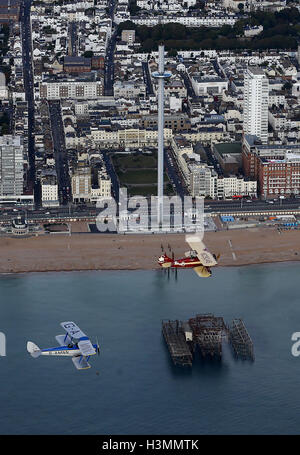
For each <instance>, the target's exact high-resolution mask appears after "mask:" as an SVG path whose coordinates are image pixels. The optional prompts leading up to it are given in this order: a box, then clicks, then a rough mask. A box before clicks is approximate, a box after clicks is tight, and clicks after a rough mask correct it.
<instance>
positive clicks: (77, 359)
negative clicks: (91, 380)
mask: <svg viewBox="0 0 300 455" xmlns="http://www.w3.org/2000/svg"><path fill="white" fill-rule="evenodd" d="M60 325H61V326H62V327H63V328H64V329H65V331H66V332H67V333H66V335H57V336H56V337H55V339H56V340H57V342H58V343H59V344H60V346H59V347H56V348H47V349H40V348H39V347H38V346H37V345H36V344H35V343H33V342H32V341H28V342H27V351H28V352H29V354H31V355H32V357H34V358H37V357H39V356H40V355H50V356H58V357H61V356H67V357H72V362H73V363H74V365H75V367H76V368H77V369H78V370H86V369H87V368H90V367H91V365H90V364H89V363H88V361H89V358H90V356H91V355H95V354H98V355H99V353H100V348H99V343H98V340H97V343H96V344H92V343H91V341H90V339H89V338H88V337H87V336H86V335H85V334H84V333H83V332H82V330H81V329H80V328H79V327H78V326H77V325H76V324H75V323H74V322H62V323H61V324H60Z"/></svg>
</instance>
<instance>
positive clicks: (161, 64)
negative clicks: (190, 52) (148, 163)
mask: <svg viewBox="0 0 300 455" xmlns="http://www.w3.org/2000/svg"><path fill="white" fill-rule="evenodd" d="M164 54H165V47H164V46H163V45H160V46H159V47H158V71H156V72H155V73H153V77H155V78H156V79H158V150H157V161H158V164H157V224H158V227H161V226H162V224H163V196H164V85H165V79H167V78H168V77H170V76H171V73H169V72H167V71H165V55H164Z"/></svg>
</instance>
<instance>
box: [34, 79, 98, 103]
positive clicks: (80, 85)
mask: <svg viewBox="0 0 300 455" xmlns="http://www.w3.org/2000/svg"><path fill="white" fill-rule="evenodd" d="M102 94H103V83H102V81H56V82H52V81H51V82H41V83H40V97H41V98H46V99H48V100H61V99H75V100H93V99H97V98H99V97H100V96H101V95H102Z"/></svg>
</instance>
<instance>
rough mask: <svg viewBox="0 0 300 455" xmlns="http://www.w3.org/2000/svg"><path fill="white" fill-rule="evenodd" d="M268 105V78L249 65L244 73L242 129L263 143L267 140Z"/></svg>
mask: <svg viewBox="0 0 300 455" xmlns="http://www.w3.org/2000/svg"><path fill="white" fill-rule="evenodd" d="M268 106H269V81H268V78H267V76H266V75H265V73H264V71H263V70H261V69H260V68H257V67H252V66H249V67H248V68H247V69H246V71H245V75H244V114H243V129H244V133H245V134H251V135H255V136H257V137H258V138H259V139H260V140H261V141H262V142H263V143H267V142H268Z"/></svg>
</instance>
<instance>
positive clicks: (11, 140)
mask: <svg viewBox="0 0 300 455" xmlns="http://www.w3.org/2000/svg"><path fill="white" fill-rule="evenodd" d="M23 186H24V159H23V138H22V137H21V136H12V135H5V136H1V137H0V195H1V196H13V197H14V196H21V195H22V194H23Z"/></svg>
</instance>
